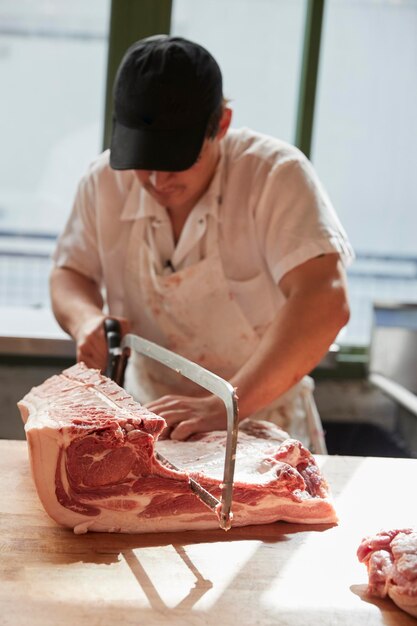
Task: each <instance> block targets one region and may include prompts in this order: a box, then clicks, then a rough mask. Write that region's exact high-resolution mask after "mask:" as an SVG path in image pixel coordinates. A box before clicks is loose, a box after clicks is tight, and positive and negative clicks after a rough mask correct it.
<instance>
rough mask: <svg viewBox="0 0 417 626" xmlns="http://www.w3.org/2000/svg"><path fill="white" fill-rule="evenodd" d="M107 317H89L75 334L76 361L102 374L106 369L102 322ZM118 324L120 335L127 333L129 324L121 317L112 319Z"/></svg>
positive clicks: (106, 352) (105, 342)
mask: <svg viewBox="0 0 417 626" xmlns="http://www.w3.org/2000/svg"><path fill="white" fill-rule="evenodd" d="M107 317H108V316H107V315H102V314H100V315H94V316H92V317H90V318H89V319H88V320H87V321H86V322H84V324H83V325H82V326H80V327H79V328H78V329H77V331H76V333H75V341H76V344H77V361H84V363H85V364H86V365H87V367H94V368H97V369H99V370H101V371H102V372H103V371H104V370H105V369H106V367H107V359H108V351H107V339H106V334H105V332H104V320H105V319H106V318H107ZM113 319H117V320H118V321H119V322H120V327H121V335H122V336H123V335H125V334H126V333H127V332H129V322H128V320H126V319H125V318H122V317H113Z"/></svg>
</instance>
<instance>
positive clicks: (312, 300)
mask: <svg viewBox="0 0 417 626" xmlns="http://www.w3.org/2000/svg"><path fill="white" fill-rule="evenodd" d="M348 319H349V307H348V303H347V296H346V287H345V284H344V283H343V280H341V281H338V280H335V281H328V282H326V281H325V282H324V283H323V284H322V285H321V286H318V287H317V288H314V289H308V288H307V289H305V288H302V289H300V290H298V289H294V292H291V294H290V295H289V297H288V300H287V302H286V304H285V305H284V307H283V308H282V309H281V310H280V311H279V313H278V314H277V317H276V318H275V319H274V321H273V322H272V324H271V325H270V327H269V328H268V330H267V332H266V333H265V335H264V336H263V337H262V339H261V341H260V344H259V346H258V348H257V350H256V351H255V352H254V353H253V355H252V356H251V358H250V359H249V360H248V361H247V362H246V363H245V364H244V365H243V367H242V368H241V369H240V370H239V371H238V372H237V373H236V375H235V376H233V378H232V379H231V380H230V383H231V384H232V385H233V386H234V387H236V388H237V395H238V397H239V413H240V417H241V419H243V418H245V417H247V416H249V415H252V414H253V413H255V412H256V411H258V410H261V409H262V408H264V407H266V406H268V405H269V404H270V403H271V402H273V401H274V400H275V399H276V398H278V397H279V396H281V395H282V394H283V393H285V392H286V391H287V390H288V389H290V388H291V387H292V386H293V385H294V384H296V383H297V382H298V381H300V380H301V378H302V377H303V376H304V375H306V374H308V373H309V372H310V371H311V370H312V369H313V368H314V367H315V366H316V365H317V363H319V361H320V360H321V359H322V357H323V356H324V355H325V354H326V352H327V350H328V348H329V346H330V345H331V343H332V342H333V341H334V339H335V338H336V336H337V334H338V332H339V331H340V329H341V328H343V326H344V325H345V324H346V323H347V321H348Z"/></svg>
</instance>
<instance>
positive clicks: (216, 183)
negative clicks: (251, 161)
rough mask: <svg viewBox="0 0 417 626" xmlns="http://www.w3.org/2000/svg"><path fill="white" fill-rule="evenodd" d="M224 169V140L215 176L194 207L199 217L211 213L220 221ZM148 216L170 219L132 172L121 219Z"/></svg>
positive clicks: (221, 143)
mask: <svg viewBox="0 0 417 626" xmlns="http://www.w3.org/2000/svg"><path fill="white" fill-rule="evenodd" d="M223 170H224V148H223V141H221V142H220V158H219V162H218V163H217V166H216V170H215V172H214V176H213V178H212V180H211V183H210V185H209V187H208V188H207V190H206V191H205V193H204V194H203V196H202V197H201V198H200V199H199V201H198V202H197V204H196V205H195V207H194V209H193V211H194V212H195V213H197V214H198V216H199V217H203V216H205V215H208V214H210V215H212V217H214V218H215V219H216V220H218V221H220V213H219V206H220V204H221V201H222V180H223ZM146 217H156V218H158V219H160V220H164V219H168V215H167V212H166V209H165V207H163V206H161V205H160V204H158V203H157V202H156V201H155V200H154V199H153V198H152V196H150V195H149V194H148V193H147V192H146V191H145V189H144V188H143V187H142V185H141V184H140V182H139V180H138V179H137V178H136V176H135V175H134V174H133V173H132V184H131V186H130V189H129V191H128V194H127V197H126V201H125V203H124V205H123V209H122V214H121V216H120V219H121V221H129V220H136V219H140V218H146Z"/></svg>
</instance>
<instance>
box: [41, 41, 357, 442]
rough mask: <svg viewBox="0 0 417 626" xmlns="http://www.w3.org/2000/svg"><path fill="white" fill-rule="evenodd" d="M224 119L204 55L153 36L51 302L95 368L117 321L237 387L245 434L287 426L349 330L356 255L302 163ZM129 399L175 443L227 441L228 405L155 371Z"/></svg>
mask: <svg viewBox="0 0 417 626" xmlns="http://www.w3.org/2000/svg"><path fill="white" fill-rule="evenodd" d="M231 120H232V110H231V107H230V106H229V102H228V101H227V100H226V99H225V97H224V94H223V87H222V74H221V70H220V68H219V65H218V63H217V62H216V60H215V59H214V58H213V56H212V55H211V54H210V53H209V52H208V51H207V50H206V49H205V48H204V47H202V46H201V45H199V44H197V43H194V42H192V41H189V40H186V39H183V38H180V37H172V36H166V35H158V36H154V37H150V38H146V39H143V40H140V41H137V42H136V43H134V44H133V45H132V46H131V47H130V48H129V49H128V50H127V52H126V53H125V55H124V57H123V59H122V61H121V64H120V66H119V68H118V72H117V75H116V79H115V85H114V111H113V130H112V138H111V145H110V149H109V150H106V151H105V152H103V153H102V154H100V155H99V156H98V157H97V158H96V159H95V160H94V161H93V162H92V163H91V165H90V167H89V168H88V171H87V172H86V173H85V175H84V177H83V178H82V180H81V181H80V183H79V187H78V190H77V193H76V196H75V200H74V205H73V209H72V212H71V214H70V215H69V218H68V221H67V224H66V226H65V228H64V230H63V232H62V234H61V235H60V237H59V239H58V242H57V246H56V250H55V252H54V257H53V258H54V267H53V269H52V272H51V277H50V290H51V301H52V307H53V311H54V314H55V316H56V319H57V320H58V322H59V324H60V325H61V327H62V328H63V329H64V330H65V331H66V332H68V333H69V334H70V335H71V336H72V337H73V338H74V340H75V343H76V350H77V359H78V360H79V361H83V362H84V363H85V364H86V365H87V366H89V367H91V368H98V369H100V370H104V368H105V366H106V359H107V348H106V338H105V333H104V330H103V321H104V319H105V318H107V317H112V318H116V319H118V320H119V321H120V323H121V327H122V332H123V333H125V332H128V331H129V332H133V333H136V334H139V335H141V336H143V337H145V338H147V339H149V340H151V341H154V342H156V343H158V344H160V345H163V346H165V347H167V348H169V349H171V350H173V351H175V352H177V353H179V354H181V355H183V356H185V357H187V358H189V359H191V360H192V361H195V362H197V363H200V364H201V365H202V366H204V367H205V368H207V369H209V370H211V371H213V372H215V373H217V374H218V375H220V376H221V377H223V378H225V379H226V380H229V381H230V383H231V384H232V385H233V386H234V387H235V388H236V390H237V395H238V398H239V417H240V419H244V418H246V417H248V416H251V417H255V418H262V419H268V420H271V421H275V422H277V423H280V422H282V419H283V415H284V414H285V407H287V408H288V407H290V408H288V411H291V410H292V411H294V407H296V406H297V405H296V404H294V402H295V401H296V399H297V398H298V397H299V394H300V393H301V389H302V384H303V381H304V380H305V376H306V374H308V372H310V371H311V370H312V369H313V368H314V367H315V366H316V365H317V363H318V362H319V361H320V360H321V359H322V357H323V356H324V355H325V354H326V352H327V351H328V349H329V346H330V345H331V343H332V342H333V341H334V339H335V338H336V336H337V335H338V333H339V331H340V330H341V329H342V327H343V326H344V325H345V324H346V323H347V321H348V319H349V305H348V296H347V287H346V274H345V269H346V266H347V265H348V264H349V262H350V261H351V259H352V257H353V252H352V249H351V246H350V244H349V241H348V239H347V236H346V234H345V231H344V229H343V227H342V225H341V223H340V221H339V218H338V217H337V215H336V212H335V210H334V208H333V206H332V204H331V202H330V200H329V198H328V195H327V194H326V191H325V190H324V188H323V186H322V184H321V182H320V181H319V179H318V177H317V174H316V173H315V171H314V169H313V167H312V165H311V163H310V162H309V160H308V159H307V158H306V157H305V156H304V155H303V154H302V152H301V151H299V150H298V149H297V148H296V147H294V146H292V145H290V144H288V143H286V142H284V141H281V140H279V139H277V138H274V137H270V136H267V135H265V134H260V133H258V132H255V131H253V130H250V129H247V128H240V129H236V128H232V127H231ZM125 386H126V389H127V390H128V391H129V392H130V393H131V394H132V395H133V396H134V397H135V398H136V399H137V400H138V401H140V402H141V403H143V404H145V405H146V406H147V407H148V408H149V409H150V410H152V411H153V412H155V413H157V414H158V415H160V416H162V417H164V418H165V420H166V422H167V430H166V432H167V433H168V434H169V436H170V437H171V438H174V439H178V440H185V439H187V438H188V437H189V436H190V435H192V434H194V433H199V432H203V431H211V430H219V429H224V428H226V413H225V408H224V405H223V403H222V401H221V400H220V399H218V398H217V397H216V396H213V395H211V394H208V393H203V392H202V390H201V388H198V387H197V386H195V385H194V383H191V382H190V381H187V380H186V379H184V378H183V377H181V376H180V375H179V374H176V373H175V372H172V371H170V370H167V368H166V367H164V366H163V365H159V364H156V363H155V362H154V361H152V360H150V359H148V358H146V357H142V356H140V355H136V354H132V355H131V357H130V358H129V364H128V368H127V371H126V379H125ZM283 407H284V408H283ZM285 426H288V425H287V424H286V425H285Z"/></svg>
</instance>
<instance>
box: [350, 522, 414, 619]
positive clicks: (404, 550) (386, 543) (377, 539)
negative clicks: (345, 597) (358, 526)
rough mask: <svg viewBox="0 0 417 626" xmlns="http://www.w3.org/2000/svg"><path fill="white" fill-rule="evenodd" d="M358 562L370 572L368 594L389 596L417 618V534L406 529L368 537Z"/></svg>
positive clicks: (362, 545)
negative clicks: (364, 565)
mask: <svg viewBox="0 0 417 626" xmlns="http://www.w3.org/2000/svg"><path fill="white" fill-rule="evenodd" d="M358 558H359V561H360V562H361V563H365V564H366V566H367V568H368V579H369V583H368V593H369V594H370V595H373V596H379V597H380V598H385V597H386V596H388V597H390V598H391V599H392V600H393V601H394V602H395V604H396V605H397V606H399V607H400V609H403V610H404V611H407V613H410V615H413V616H414V617H417V532H416V531H414V530H412V529H411V528H406V529H403V530H389V531H382V532H379V533H377V534H376V535H374V536H372V537H365V538H364V539H363V540H362V542H361V544H360V546H359V548H358Z"/></svg>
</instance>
